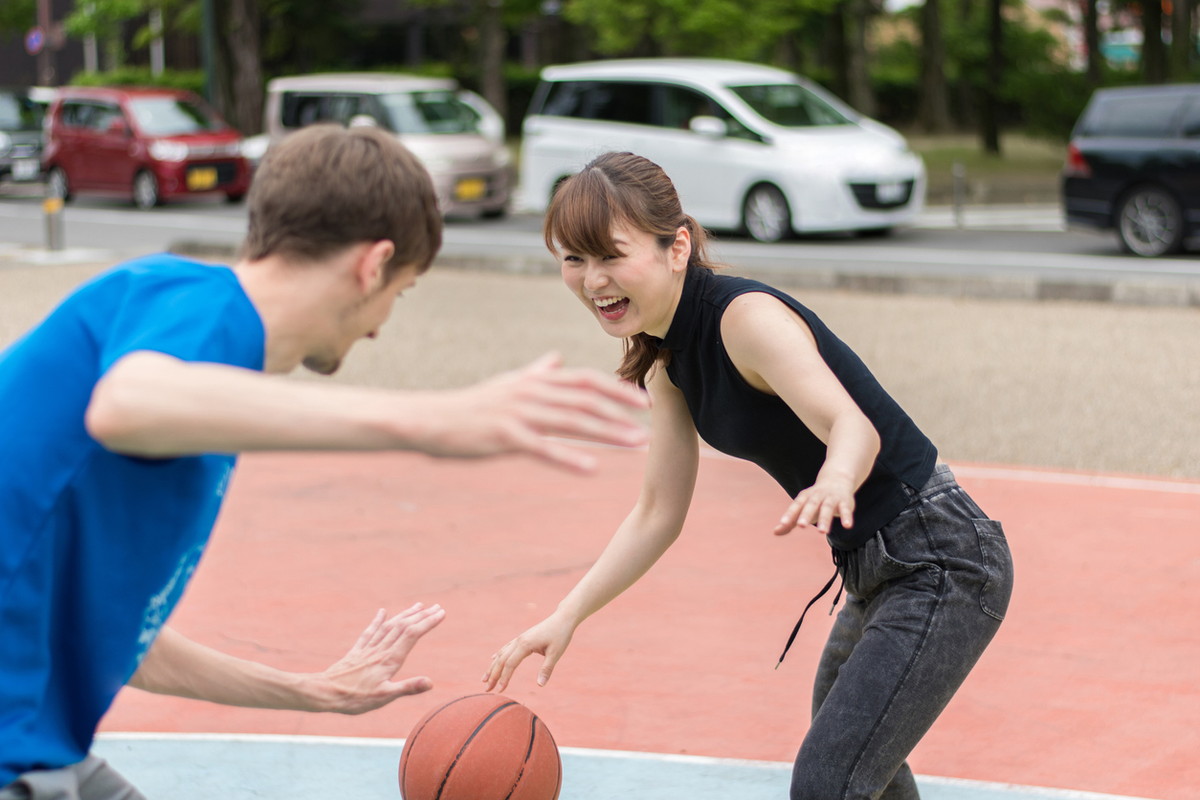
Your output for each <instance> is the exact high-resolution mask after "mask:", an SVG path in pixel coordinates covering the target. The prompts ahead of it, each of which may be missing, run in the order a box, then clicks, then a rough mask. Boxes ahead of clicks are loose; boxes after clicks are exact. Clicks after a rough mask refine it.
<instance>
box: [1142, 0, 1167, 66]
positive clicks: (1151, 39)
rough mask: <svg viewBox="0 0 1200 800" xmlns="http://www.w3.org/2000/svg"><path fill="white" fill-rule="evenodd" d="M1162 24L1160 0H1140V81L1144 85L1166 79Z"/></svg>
mask: <svg viewBox="0 0 1200 800" xmlns="http://www.w3.org/2000/svg"><path fill="white" fill-rule="evenodd" d="M1162 22H1163V14H1162V0H1142V79H1143V80H1144V81H1145V82H1146V83H1163V82H1165V81H1166V79H1167V64H1166V61H1167V59H1166V51H1165V48H1164V47H1163V40H1162Z"/></svg>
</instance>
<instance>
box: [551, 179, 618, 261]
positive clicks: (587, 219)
mask: <svg viewBox="0 0 1200 800" xmlns="http://www.w3.org/2000/svg"><path fill="white" fill-rule="evenodd" d="M585 176H587V173H581V174H579V175H576V176H575V177H574V178H572V179H571V180H569V181H567V182H566V183H564V184H563V185H562V187H560V188H559V190H558V193H557V194H556V195H555V197H554V200H553V201H552V202H551V204H550V210H549V212H548V213H547V214H546V227H545V235H546V246H547V248H549V249H550V250H552V251H554V252H556V253H571V254H572V255H583V256H595V257H603V256H614V255H621V251H620V250H619V249H618V248H617V244H616V242H615V241H614V240H613V235H612V229H613V223H614V222H616V219H615V214H614V211H613V208H612V204H611V203H610V202H609V197H608V192H607V191H605V189H606V188H607V187H605V186H604V185H603V184H602V183H601V184H599V185H596V182H592V183H593V185H592V186H588V185H586V182H585V181H584V180H581V179H582V178H584V177H585Z"/></svg>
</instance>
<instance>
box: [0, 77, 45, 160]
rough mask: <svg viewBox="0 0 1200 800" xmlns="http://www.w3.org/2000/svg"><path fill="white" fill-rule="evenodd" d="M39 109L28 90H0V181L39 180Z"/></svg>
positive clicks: (40, 137)
mask: <svg viewBox="0 0 1200 800" xmlns="http://www.w3.org/2000/svg"><path fill="white" fill-rule="evenodd" d="M41 155H42V105H41V104H40V103H39V102H38V101H37V100H35V99H34V98H33V97H31V96H30V92H29V90H27V89H5V88H3V87H0V181H3V180H14V181H35V180H39V179H40V178H41V176H42V166H41Z"/></svg>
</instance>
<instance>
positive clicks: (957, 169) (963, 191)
mask: <svg viewBox="0 0 1200 800" xmlns="http://www.w3.org/2000/svg"><path fill="white" fill-rule="evenodd" d="M950 175H951V177H952V179H953V182H954V225H955V226H956V227H957V228H958V229H959V230H961V229H962V228H963V227H964V226H965V224H966V222H965V220H964V219H963V216H964V214H965V212H966V205H967V167H966V165H965V164H963V163H962V162H961V161H955V162H954V164H953V166H951V167H950Z"/></svg>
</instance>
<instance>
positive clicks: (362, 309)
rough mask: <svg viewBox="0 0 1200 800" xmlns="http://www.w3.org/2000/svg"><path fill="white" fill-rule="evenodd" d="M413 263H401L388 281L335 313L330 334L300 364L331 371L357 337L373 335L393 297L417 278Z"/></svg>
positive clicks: (381, 322) (390, 310)
mask: <svg viewBox="0 0 1200 800" xmlns="http://www.w3.org/2000/svg"><path fill="white" fill-rule="evenodd" d="M417 274H418V272H417V268H416V267H415V266H404V267H401V268H400V269H399V270H397V271H396V273H395V274H394V275H393V276H392V279H391V281H390V282H388V283H387V284H385V285H384V286H381V287H380V288H378V289H376V290H374V291H372V292H371V293H369V294H367V295H365V296H363V297H362V298H360V299H359V301H358V302H357V303H355V304H354V305H353V306H351V307H350V308H347V309H345V310H344V311H342V313H341V314H340V315H339V318H338V321H337V325H336V327H335V329H334V330H333V331H332V332H331V334H330V336H328V337H326V339H325V340H324V341H323V342H322V343H321V345H320V346H319V349H316V350H314V352H312V353H310V354H309V355H308V356H306V357H305V358H304V362H303V363H304V366H305V367H307V368H308V369H310V370H312V371H313V372H316V373H318V374H320V375H332V374H333V373H335V372H337V370H338V368H339V367H341V365H342V360H343V359H344V358H345V357H346V354H347V353H348V352H350V348H351V347H353V346H354V344H355V342H357V341H358V340H359V339H374V338H375V337H376V336H377V335H378V333H379V329H380V328H381V327H383V323H385V322H387V319H388V317H389V316H391V313H392V308H393V306H395V304H396V299H397V298H399V297H400V296H401V295H402V294H404V292H405V290H407V289H409V288H411V287H412V286H413V285H414V284H416V282H417Z"/></svg>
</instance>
